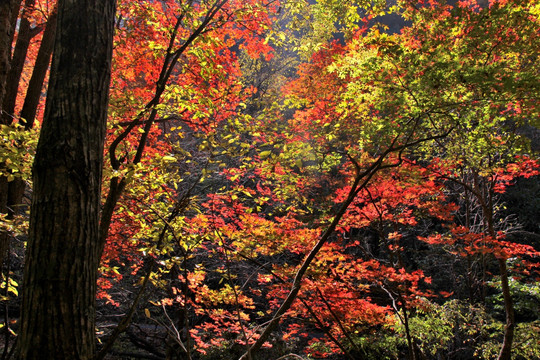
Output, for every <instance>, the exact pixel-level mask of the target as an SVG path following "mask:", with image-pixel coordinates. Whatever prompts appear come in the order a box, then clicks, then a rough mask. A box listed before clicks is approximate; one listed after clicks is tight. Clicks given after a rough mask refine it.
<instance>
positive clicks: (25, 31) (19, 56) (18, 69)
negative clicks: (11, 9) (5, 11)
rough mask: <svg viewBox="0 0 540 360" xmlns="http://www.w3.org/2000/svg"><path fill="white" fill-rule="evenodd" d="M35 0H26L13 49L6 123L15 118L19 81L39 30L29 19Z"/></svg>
mask: <svg viewBox="0 0 540 360" xmlns="http://www.w3.org/2000/svg"><path fill="white" fill-rule="evenodd" d="M34 2H35V1H34V0H26V1H25V3H24V10H23V11H22V15H21V20H20V22H19V32H18V34H17V42H16V44H15V48H14V49H13V56H12V58H11V62H10V69H9V72H8V75H7V83H6V90H5V94H4V97H3V105H2V109H3V110H4V112H3V114H2V116H3V117H4V119H3V120H2V122H3V123H4V124H11V123H12V122H13V120H14V119H15V104H16V103H17V94H18V90H19V82H20V80H21V75H22V72H23V68H24V63H25V60H26V54H27V53H28V48H29V46H30V40H31V39H32V37H33V36H35V35H37V32H35V31H32V28H31V26H30V21H29V20H28V16H27V15H28V12H29V11H31V9H32V8H33V7H34Z"/></svg>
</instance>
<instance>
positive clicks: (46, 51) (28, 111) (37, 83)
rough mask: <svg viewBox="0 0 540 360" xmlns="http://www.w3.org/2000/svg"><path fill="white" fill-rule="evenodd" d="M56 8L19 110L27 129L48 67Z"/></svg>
mask: <svg viewBox="0 0 540 360" xmlns="http://www.w3.org/2000/svg"><path fill="white" fill-rule="evenodd" d="M56 17H57V16H56V9H55V10H54V11H53V12H52V13H51V15H50V16H49V19H48V20H47V25H46V27H45V31H44V32H43V38H42V39H41V45H40V46H39V51H38V54H37V57H36V63H35V64H34V69H33V71H32V76H31V77H30V81H29V82H28V89H27V90H26V96H25V98H24V104H23V107H22V110H21V119H22V121H21V122H22V123H23V124H24V127H25V128H26V129H27V130H28V129H31V128H32V127H33V126H34V121H35V119H36V113H37V108H38V105H39V100H40V98H41V92H42V89H43V83H44V82H45V76H46V74H47V70H48V69H49V63H50V61H51V54H52V51H53V45H54V37H55V34H56Z"/></svg>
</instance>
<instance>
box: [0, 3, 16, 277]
mask: <svg viewBox="0 0 540 360" xmlns="http://www.w3.org/2000/svg"><path fill="white" fill-rule="evenodd" d="M20 5H21V0H0V124H4V119H3V118H4V116H3V115H4V109H3V107H2V99H3V98H4V95H5V93H6V85H7V77H8V73H9V69H10V65H11V43H12V42H13V33H14V31H15V23H16V22H17V16H18V14H19V7H20ZM0 146H4V145H3V144H0ZM0 166H3V164H0ZM8 189H9V183H8V181H7V178H6V177H5V176H0V214H6V213H7V212H8V203H7V202H8ZM8 241H9V236H8V234H7V233H5V232H3V231H2V230H0V270H1V268H2V264H3V263H4V257H5V254H6V253H7V250H8V248H9V242H8Z"/></svg>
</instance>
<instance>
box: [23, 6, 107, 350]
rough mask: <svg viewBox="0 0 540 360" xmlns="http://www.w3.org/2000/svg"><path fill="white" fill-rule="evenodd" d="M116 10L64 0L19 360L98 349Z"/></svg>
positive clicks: (37, 172) (37, 181)
mask: <svg viewBox="0 0 540 360" xmlns="http://www.w3.org/2000/svg"><path fill="white" fill-rule="evenodd" d="M114 9H115V3H114V1H101V2H99V3H96V2H95V1H87V2H69V1H59V3H58V14H59V16H58V19H59V20H58V25H57V28H58V31H57V37H56V42H55V54H54V59H53V64H52V71H51V80H50V82H51V84H50V86H49V90H48V95H47V104H46V110H45V118H44V121H43V127H42V131H41V136H40V141H39V144H38V148H37V152H36V160H35V162H34V168H33V170H34V171H33V175H34V192H33V199H32V209H31V217H30V230H29V234H30V236H29V241H28V250H27V254H26V261H25V262H26V265H25V274H24V276H25V280H24V284H25V286H24V291H23V310H22V318H21V326H20V333H19V337H18V341H17V349H16V354H15V357H16V358H18V359H41V358H43V357H46V358H57V359H68V358H69V359H89V358H91V357H92V356H93V353H94V347H95V334H94V331H95V325H94V311H95V306H94V303H95V289H96V275H97V268H98V265H99V255H100V253H99V246H98V245H99V244H98V242H97V241H96V239H97V236H98V219H99V210H100V189H101V168H102V164H103V143H104V137H105V129H106V119H107V103H108V94H109V80H110V68H111V55H112V36H113V23H114V22H113V20H114ZM81 15H82V16H81Z"/></svg>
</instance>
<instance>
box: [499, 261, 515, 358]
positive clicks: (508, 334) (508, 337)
mask: <svg viewBox="0 0 540 360" xmlns="http://www.w3.org/2000/svg"><path fill="white" fill-rule="evenodd" d="M499 273H500V275H501V287H502V293H503V298H504V312H505V314H506V324H505V326H504V339H503V344H502V346H501V351H500V352H499V356H498V358H497V359H498V360H510V359H512V343H513V342H514V330H515V327H516V320H515V315H514V302H513V300H512V294H511V293H510V285H509V283H508V269H507V267H506V260H505V259H499Z"/></svg>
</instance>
